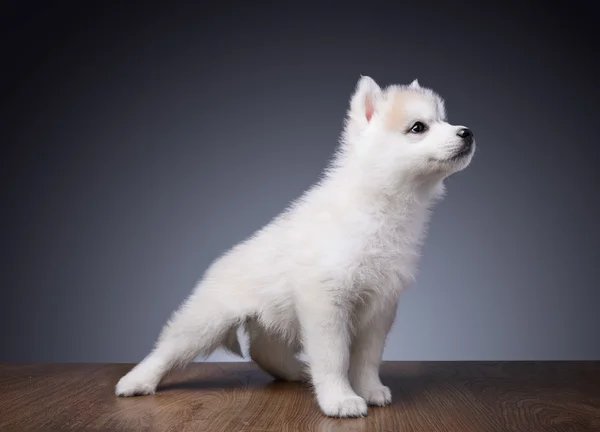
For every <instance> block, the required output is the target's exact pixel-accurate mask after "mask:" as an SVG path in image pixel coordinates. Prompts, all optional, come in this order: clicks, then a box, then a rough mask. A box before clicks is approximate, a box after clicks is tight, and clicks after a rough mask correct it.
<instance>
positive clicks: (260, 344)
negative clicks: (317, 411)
mask: <svg viewBox="0 0 600 432" xmlns="http://www.w3.org/2000/svg"><path fill="white" fill-rule="evenodd" d="M247 329H248V333H249V336H250V338H249V339H250V358H251V359H252V361H254V362H255V363H256V364H257V365H258V366H259V367H260V368H261V369H262V370H264V371H265V372H267V373H268V374H270V375H272V376H273V377H274V378H277V379H280V380H284V381H302V380H303V379H304V378H305V375H304V362H302V361H300V360H299V359H298V358H297V357H296V353H297V349H296V347H295V346H294V344H293V343H288V341H285V340H283V338H280V337H278V336H277V335H274V334H269V333H268V332H267V330H265V329H263V328H260V326H259V324H257V323H249V324H248V326H247ZM292 342H293V341H292Z"/></svg>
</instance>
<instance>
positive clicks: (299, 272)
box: [116, 76, 475, 417]
mask: <svg viewBox="0 0 600 432" xmlns="http://www.w3.org/2000/svg"><path fill="white" fill-rule="evenodd" d="M474 151H475V141H474V138H473V134H472V132H471V131H470V130H469V129H468V128H466V127H464V126H458V125H452V124H449V123H448V122H447V121H446V111H445V107H444V101H443V99H442V98H441V97H440V96H439V95H437V94H436V93H435V92H434V91H432V90H431V89H428V88H425V87H422V86H420V84H419V83H418V81H417V80H415V81H413V82H412V83H411V84H409V85H391V86H388V87H386V88H383V89H382V88H380V87H379V85H378V84H377V83H376V82H375V81H374V80H373V79H371V78H369V77H367V76H361V77H360V79H359V81H358V84H357V86H356V88H355V91H354V93H353V95H352V96H351V99H350V104H349V108H348V111H347V116H346V120H345V125H344V131H343V134H342V136H341V139H340V145H339V147H338V149H337V150H336V153H335V155H334V157H333V158H332V161H331V163H330V164H329V165H328V167H327V169H326V170H325V172H324V174H323V176H322V178H321V179H320V180H319V181H318V182H317V183H316V184H315V185H314V186H312V187H311V188H310V189H309V190H307V191H306V192H305V193H304V194H303V195H302V196H301V197H300V198H298V199H297V200H295V201H293V202H292V203H291V204H290V205H289V206H288V208H287V209H286V210H285V211H283V212H282V213H281V214H279V215H278V216H276V217H275V218H274V219H273V220H272V221H271V222H270V223H268V224H267V225H266V226H264V227H263V228H261V229H260V230H258V231H257V232H255V233H254V234H253V235H252V236H251V237H249V238H248V239H246V240H245V241H243V242H241V243H238V244H237V245H236V246H234V247H233V248H231V249H230V250H229V251H228V252H226V253H225V254H223V255H222V256H221V257H219V258H218V259H216V260H215V261H214V262H213V263H212V264H211V265H210V266H209V268H208V269H207V270H206V272H205V274H204V275H203V277H202V278H201V280H200V281H199V282H198V284H197V286H196V288H195V289H194V290H193V291H192V293H191V294H190V296H189V298H187V299H186V300H185V302H184V303H183V304H182V305H181V306H180V308H179V309H178V310H176V311H175V312H174V313H173V315H172V317H171V318H170V320H169V322H168V323H167V324H166V325H165V326H164V328H163V329H162V332H161V334H160V336H159V338H158V341H157V342H156V345H155V347H154V349H153V350H152V352H151V353H150V354H148V356H147V357H146V358H144V359H143V360H142V361H141V362H140V363H139V364H138V365H136V366H135V367H134V368H133V369H132V370H131V371H130V372H129V373H127V374H126V375H125V376H124V377H123V378H121V380H120V381H119V382H118V383H117V385H116V394H117V395H118V396H133V395H146V394H152V393H154V392H155V391H156V388H157V385H158V384H159V382H160V380H161V379H162V378H163V376H164V375H165V374H166V373H167V372H168V371H170V370H171V369H173V368H175V367H182V366H184V365H185V364H187V363H189V362H191V361H192V360H193V359H194V358H196V356H198V355H202V356H207V355H209V354H210V353H212V352H213V351H214V350H215V349H217V348H226V349H228V350H229V351H231V352H234V353H236V354H239V355H240V356H242V355H243V354H242V352H241V349H240V345H239V341H238V338H237V330H238V328H240V327H241V328H242V329H244V330H245V331H246V332H247V334H248V338H249V354H250V357H251V358H252V360H253V361H254V362H256V363H257V364H258V365H259V367H261V368H262V369H263V370H264V371H266V372H268V373H270V374H271V375H273V376H274V377H276V378H279V379H284V380H303V379H307V380H308V381H309V382H310V383H311V384H312V387H313V389H314V393H315V396H316V400H317V402H318V405H319V407H320V409H321V411H322V412H323V413H324V414H325V415H327V416H332V417H361V416H365V415H366V414H367V406H368V405H378V406H383V405H386V404H389V403H390V402H391V393H390V389H389V388H388V387H386V386H384V385H383V384H382V383H381V381H380V379H379V366H380V363H381V357H382V353H383V348H384V344H385V341H386V337H387V334H388V332H389V330H390V328H391V326H392V323H393V321H394V319H395V315H396V307H397V304H398V298H399V295H400V293H401V292H402V291H403V290H404V289H406V288H407V287H408V286H409V285H410V284H411V282H412V281H413V280H414V278H415V275H416V270H417V264H418V259H419V255H420V245H421V244H422V242H423V240H424V236H425V231H426V227H427V223H428V220H429V215H430V210H431V208H432V205H433V204H434V203H435V202H436V200H439V199H440V198H441V197H442V196H443V194H444V184H443V181H444V179H445V178H446V177H448V176H449V175H451V174H453V173H455V172H458V171H461V170H463V169H464V168H466V167H467V166H468V165H469V163H470V162H471V159H472V157H473V154H474ZM300 353H302V354H303V355H304V358H306V363H305V362H304V361H302V360H300V359H299V358H298V355H299V354H300Z"/></svg>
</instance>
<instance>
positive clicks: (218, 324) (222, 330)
mask: <svg viewBox="0 0 600 432" xmlns="http://www.w3.org/2000/svg"><path fill="white" fill-rule="evenodd" d="M211 294H213V293H210V292H199V293H194V294H192V296H190V298H189V299H188V300H187V301H186V302H185V303H184V304H183V305H182V307H181V308H180V309H179V310H177V311H176V312H175V313H174V314H173V316H172V317H171V319H170V320H169V322H168V323H167V324H166V325H165V326H164V328H163V330H162V332H161V334H160V337H159V338H158V341H157V343H156V346H155V348H154V350H153V351H152V352H151V353H150V354H149V355H148V356H147V357H146V358H145V359H144V360H142V361H141V362H140V363H139V364H138V365H137V366H135V367H134V368H133V369H132V370H131V371H130V372H129V373H128V374H127V375H125V376H124V377H123V378H121V380H120V381H119V382H118V383H117V386H116V389H115V393H116V395H117V396H135V395H145V394H153V393H154V392H155V391H156V387H157V386H158V384H159V382H160V380H161V379H162V378H163V376H164V375H165V374H166V373H167V372H169V371H170V370H171V369H173V368H175V367H177V366H179V367H181V366H184V365H186V364H187V363H189V362H191V361H192V360H193V359H194V358H195V357H196V356H198V355H199V354H202V355H205V356H208V355H209V354H210V353H212V352H213V351H214V350H215V349H216V348H217V347H219V346H220V345H221V344H223V343H224V342H225V339H226V338H227V335H228V333H229V331H230V329H231V328H233V327H235V326H237V325H239V324H240V321H241V320H242V319H243V317H242V316H240V315H239V311H237V310H236V308H233V307H231V305H227V304H226V303H224V302H223V301H219V299H218V298H217V297H215V296H213V295H211Z"/></svg>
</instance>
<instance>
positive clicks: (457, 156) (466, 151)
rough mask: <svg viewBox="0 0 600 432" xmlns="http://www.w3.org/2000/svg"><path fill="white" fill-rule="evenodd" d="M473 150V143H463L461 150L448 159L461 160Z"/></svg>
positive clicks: (451, 160) (452, 160)
mask: <svg viewBox="0 0 600 432" xmlns="http://www.w3.org/2000/svg"><path fill="white" fill-rule="evenodd" d="M472 151H473V145H463V146H462V147H461V148H460V150H459V151H458V152H457V153H456V154H455V155H454V156H452V157H450V158H449V159H448V161H450V162H455V161H459V160H461V159H463V158H465V157H467V156H469V155H470V154H471V152H472Z"/></svg>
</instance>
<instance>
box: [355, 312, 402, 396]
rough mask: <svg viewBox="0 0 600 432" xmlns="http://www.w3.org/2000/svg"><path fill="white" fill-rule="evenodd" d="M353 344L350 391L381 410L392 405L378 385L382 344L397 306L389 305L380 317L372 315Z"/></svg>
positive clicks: (377, 314) (380, 385) (390, 394)
mask: <svg viewBox="0 0 600 432" xmlns="http://www.w3.org/2000/svg"><path fill="white" fill-rule="evenodd" d="M365 315H370V316H368V317H363V318H366V319H365V321H364V322H361V323H360V324H359V326H358V332H357V335H356V338H355V340H354V343H353V344H352V350H351V356H350V382H351V384H352V388H353V389H354V390H355V391H356V393H358V394H359V395H360V396H362V397H363V398H365V400H366V401H367V403H368V404H369V405H377V406H383V405H387V404H389V403H390V402H391V401H392V393H391V391H390V389H389V388H388V387H386V386H384V385H383V384H382V383H381V380H380V378H379V366H380V364H381V358H382V355H383V348H384V345H385V340H386V337H387V334H388V332H389V331H390V328H391V327H392V324H393V322H394V319H395V317H396V304H390V305H389V306H387V307H386V308H385V310H384V311H383V313H379V312H376V313H374V312H373V311H371V313H370V314H365Z"/></svg>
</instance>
